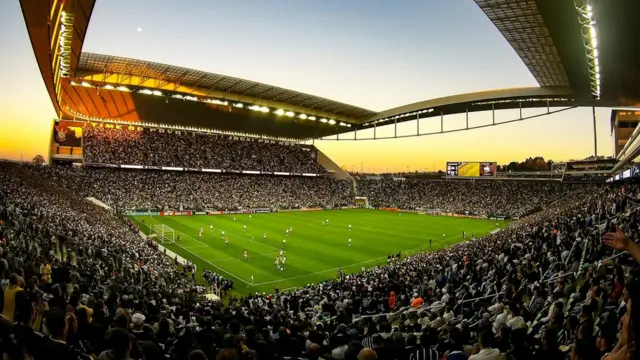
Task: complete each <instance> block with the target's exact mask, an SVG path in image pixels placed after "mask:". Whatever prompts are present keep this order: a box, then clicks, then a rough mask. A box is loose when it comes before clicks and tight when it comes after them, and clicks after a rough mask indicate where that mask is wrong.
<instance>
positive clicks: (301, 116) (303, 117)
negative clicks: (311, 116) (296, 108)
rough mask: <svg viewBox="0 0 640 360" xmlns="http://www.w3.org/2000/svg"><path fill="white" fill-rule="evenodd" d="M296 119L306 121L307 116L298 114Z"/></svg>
mask: <svg viewBox="0 0 640 360" xmlns="http://www.w3.org/2000/svg"><path fill="white" fill-rule="evenodd" d="M298 117H299V118H300V119H302V120H304V119H306V118H307V115H306V114H300V115H298Z"/></svg>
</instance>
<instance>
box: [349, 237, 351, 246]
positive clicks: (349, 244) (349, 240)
mask: <svg viewBox="0 0 640 360" xmlns="http://www.w3.org/2000/svg"><path fill="white" fill-rule="evenodd" d="M349 247H351V239H349Z"/></svg>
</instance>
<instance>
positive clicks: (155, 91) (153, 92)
mask: <svg viewBox="0 0 640 360" xmlns="http://www.w3.org/2000/svg"><path fill="white" fill-rule="evenodd" d="M151 94H153V95H155V96H162V92H160V91H158V90H153V91H152V92H151Z"/></svg>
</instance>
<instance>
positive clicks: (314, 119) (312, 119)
mask: <svg viewBox="0 0 640 360" xmlns="http://www.w3.org/2000/svg"><path fill="white" fill-rule="evenodd" d="M308 119H309V120H311V121H316V117H315V116H309V117H308Z"/></svg>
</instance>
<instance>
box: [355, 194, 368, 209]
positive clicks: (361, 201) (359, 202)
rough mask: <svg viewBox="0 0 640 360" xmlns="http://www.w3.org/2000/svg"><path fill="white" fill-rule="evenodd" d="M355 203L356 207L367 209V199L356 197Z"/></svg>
mask: <svg viewBox="0 0 640 360" xmlns="http://www.w3.org/2000/svg"><path fill="white" fill-rule="evenodd" d="M355 201H356V206H357V207H361V208H368V207H369V199H367V198H366V197H364V196H356V198H355Z"/></svg>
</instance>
